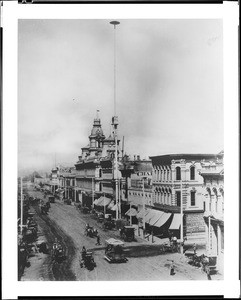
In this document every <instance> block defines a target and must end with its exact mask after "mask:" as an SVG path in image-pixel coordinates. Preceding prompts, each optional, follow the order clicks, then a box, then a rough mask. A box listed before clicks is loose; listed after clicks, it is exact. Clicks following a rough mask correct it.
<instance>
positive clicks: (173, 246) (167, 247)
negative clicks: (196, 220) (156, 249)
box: [161, 241, 180, 253]
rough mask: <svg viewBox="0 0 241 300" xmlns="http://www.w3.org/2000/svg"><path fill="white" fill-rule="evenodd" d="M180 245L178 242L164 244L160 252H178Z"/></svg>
mask: <svg viewBox="0 0 241 300" xmlns="http://www.w3.org/2000/svg"><path fill="white" fill-rule="evenodd" d="M179 248H180V245H179V244H178V242H174V241H171V242H166V243H164V244H162V245H161V252H173V253H174V252H179Z"/></svg>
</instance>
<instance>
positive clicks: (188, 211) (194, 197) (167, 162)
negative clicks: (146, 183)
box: [150, 154, 221, 245]
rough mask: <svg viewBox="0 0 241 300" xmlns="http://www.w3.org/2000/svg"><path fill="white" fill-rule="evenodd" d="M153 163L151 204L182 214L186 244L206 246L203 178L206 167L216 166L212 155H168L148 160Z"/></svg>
mask: <svg viewBox="0 0 241 300" xmlns="http://www.w3.org/2000/svg"><path fill="white" fill-rule="evenodd" d="M150 158H151V160H152V191H153V204H154V205H156V206H158V205H159V206H162V207H163V208H164V209H165V206H166V207H168V210H169V211H170V208H171V207H173V212H176V211H179V212H180V207H181V199H182V204H183V213H184V220H183V223H184V235H185V236H186V237H187V240H188V241H189V242H194V241H195V242H197V243H199V244H203V245H204V244H205V235H206V229H205V222H204V220H203V213H204V209H205V204H204V201H203V182H204V181H203V177H202V176H201V174H200V172H201V171H202V170H203V168H204V166H205V165H206V164H215V162H217V161H218V160H219V159H220V158H221V156H220V155H219V154H218V155H215V154H170V155H161V156H154V157H150Z"/></svg>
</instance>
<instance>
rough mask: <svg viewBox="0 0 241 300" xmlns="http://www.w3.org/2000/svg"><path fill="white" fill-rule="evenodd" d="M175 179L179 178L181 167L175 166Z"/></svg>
mask: <svg viewBox="0 0 241 300" xmlns="http://www.w3.org/2000/svg"><path fill="white" fill-rule="evenodd" d="M176 180H181V168H180V167H176Z"/></svg>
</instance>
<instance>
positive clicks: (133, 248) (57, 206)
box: [22, 191, 207, 281]
mask: <svg viewBox="0 0 241 300" xmlns="http://www.w3.org/2000/svg"><path fill="white" fill-rule="evenodd" d="M30 194H32V195H33V196H36V197H38V198H43V195H42V194H41V193H40V192H35V191H31V192H30ZM35 209H36V212H37V214H36V215H35V218H36V221H37V222H38V225H39V229H40V233H41V235H42V236H44V237H45V238H46V240H47V242H48V244H49V247H52V244H53V242H54V239H55V238H56V237H57V238H58V239H59V240H60V241H61V242H62V243H63V244H64V247H65V249H66V254H67V259H66V260H65V261H64V262H62V263H60V264H57V263H53V262H52V259H51V256H50V255H47V254H44V255H42V256H41V257H40V254H38V255H36V256H34V257H32V258H31V259H32V261H31V266H30V267H29V268H28V269H26V271H25V274H24V276H23V278H22V280H81V281H84V280H87V281H89V280H95V281H107V280H111V281H116V280H207V276H206V274H204V273H203V272H201V270H200V269H196V268H194V267H193V266H190V265H188V264H187V260H186V258H185V257H184V256H181V255H180V254H179V253H174V254H173V253H166V254H160V248H159V247H160V246H159V245H153V244H150V243H148V242H147V241H143V240H142V239H140V238H137V241H136V242H131V243H128V242H126V243H125V252H126V256H127V257H128V262H126V263H121V264H110V263H108V262H107V261H106V260H105V259H104V244H105V240H106V239H109V238H111V237H113V238H118V239H119V232H118V231H115V230H107V231H104V230H103V229H102V225H101V224H100V223H97V221H96V220H95V219H94V218H93V217H92V216H91V215H85V214H83V213H81V212H80V211H79V210H78V209H77V208H76V207H75V206H74V205H67V204H64V203H63V202H62V201H59V200H56V202H55V203H51V208H50V210H49V213H48V215H41V214H40V211H39V208H38V207H35ZM86 223H89V225H90V226H93V227H95V228H97V229H98V232H99V235H100V242H101V245H98V246H97V245H96V238H90V237H86V236H85V234H84V230H85V225H86ZM83 246H85V247H86V249H87V250H90V251H92V252H93V255H94V259H95V262H96V264H97V267H96V268H94V270H92V271H89V270H87V269H85V268H80V263H79V259H80V251H81V249H82V247H83ZM171 260H173V261H174V270H175V275H172V276H171V275H170V265H171ZM36 273H38V275H37V276H36Z"/></svg>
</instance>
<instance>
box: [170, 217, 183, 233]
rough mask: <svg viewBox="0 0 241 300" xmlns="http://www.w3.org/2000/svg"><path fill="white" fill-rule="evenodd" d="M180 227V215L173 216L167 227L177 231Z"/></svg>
mask: <svg viewBox="0 0 241 300" xmlns="http://www.w3.org/2000/svg"><path fill="white" fill-rule="evenodd" d="M180 226H181V214H174V215H173V219H172V223H171V225H170V227H169V229H170V230H176V229H179V228H180Z"/></svg>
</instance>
